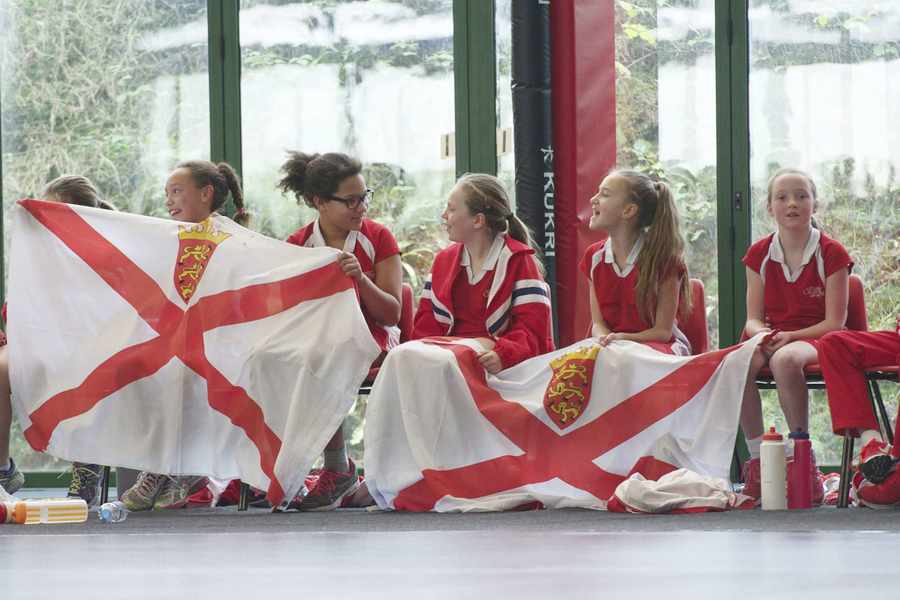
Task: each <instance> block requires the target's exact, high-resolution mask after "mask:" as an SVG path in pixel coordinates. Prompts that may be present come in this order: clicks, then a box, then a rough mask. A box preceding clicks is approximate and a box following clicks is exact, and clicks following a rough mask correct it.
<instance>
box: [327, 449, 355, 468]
mask: <svg viewBox="0 0 900 600" xmlns="http://www.w3.org/2000/svg"><path fill="white" fill-rule="evenodd" d="M323 456H324V457H325V464H324V465H323V466H324V467H325V468H326V469H328V470H329V471H337V472H338V473H346V472H347V471H349V470H350V460H349V459H348V458H347V446H346V445H344V446H341V447H340V448H338V449H337V450H327V449H326V450H325V452H324V454H323Z"/></svg>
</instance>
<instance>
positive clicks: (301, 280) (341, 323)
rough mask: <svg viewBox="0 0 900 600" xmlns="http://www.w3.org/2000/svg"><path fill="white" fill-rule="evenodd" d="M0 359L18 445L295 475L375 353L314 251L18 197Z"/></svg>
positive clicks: (342, 279) (289, 487)
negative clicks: (1, 357)
mask: <svg viewBox="0 0 900 600" xmlns="http://www.w3.org/2000/svg"><path fill="white" fill-rule="evenodd" d="M12 232H13V239H12V249H11V257H10V276H9V295H8V298H9V326H8V333H9V360H10V379H11V383H12V390H13V405H14V408H15V411H16V414H17V416H18V418H19V420H20V422H21V424H22V428H23V430H24V432H25V437H26V439H27V440H28V442H29V443H30V444H31V446H32V447H33V448H35V449H36V450H40V451H47V452H49V453H50V454H53V455H55V456H58V457H60V458H64V459H67V460H77V461H82V462H90V463H99V464H107V465H115V466H124V467H131V468H136V469H146V470H150V471H153V472H157V473H167V474H172V475H179V474H190V475H209V476H212V477H217V478H221V479H232V478H241V479H242V480H244V481H245V482H247V483H250V484H252V485H254V486H256V487H258V488H260V489H263V490H267V492H268V496H269V499H270V500H271V501H272V502H273V503H274V504H278V503H280V502H281V501H282V499H284V498H285V497H287V498H288V499H290V498H291V497H292V496H293V495H294V494H295V493H296V492H297V491H299V489H300V488H301V486H302V484H303V480H304V477H305V476H306V474H307V472H308V471H309V469H310V466H311V465H312V463H313V461H314V460H315V459H316V457H317V456H318V455H319V453H320V452H321V451H322V449H323V448H324V447H325V444H326V443H327V441H328V439H329V438H331V436H332V435H333V434H334V432H335V430H336V429H337V428H338V426H339V424H340V423H341V421H342V420H343V419H344V417H345V416H346V414H347V412H348V411H349V409H350V407H351V405H352V403H353V400H354V397H355V392H356V389H357V387H358V385H359V384H360V383H361V382H362V380H363V378H364V377H365V375H366V373H367V371H368V368H369V366H370V364H371V362H372V360H374V359H375V357H376V356H377V355H378V354H379V348H378V346H377V345H376V344H375V342H374V340H373V339H372V336H371V334H370V333H369V330H368V328H367V326H366V323H365V320H364V318H363V315H362V312H361V311H360V308H359V302H358V300H357V297H356V290H355V289H354V287H353V283H352V280H350V279H349V278H348V277H346V276H345V275H343V273H342V272H341V270H340V267H339V265H338V263H337V261H336V258H337V256H338V252H337V251H336V250H332V249H329V248H322V249H310V248H300V247H298V246H294V245H291V244H287V243H284V242H280V241H277V240H273V239H270V238H267V237H265V236H262V235H259V234H256V233H254V232H252V231H250V230H248V229H245V228H243V227H241V226H240V225H237V224H236V223H234V222H233V221H231V220H230V219H227V218H224V217H220V216H213V217H211V218H210V219H207V220H206V221H204V222H203V223H200V224H185V223H178V222H175V221H168V220H163V219H157V218H152V217H143V216H138V215H129V214H123V213H116V212H113V211H107V210H100V209H92V208H84V207H79V206H72V205H66V204H59V203H50V202H41V201H37V200H25V201H22V202H20V203H19V204H18V205H17V206H15V208H14V209H13V224H12Z"/></svg>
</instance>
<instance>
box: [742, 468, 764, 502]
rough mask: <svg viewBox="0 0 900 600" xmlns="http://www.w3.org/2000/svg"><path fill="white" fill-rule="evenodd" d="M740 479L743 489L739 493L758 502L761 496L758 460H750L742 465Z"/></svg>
mask: <svg viewBox="0 0 900 600" xmlns="http://www.w3.org/2000/svg"><path fill="white" fill-rule="evenodd" d="M741 479H743V480H744V489H743V490H741V493H742V494H744V495H745V496H750V497H751V498H753V499H754V500H759V497H760V496H761V495H762V487H761V486H762V475H761V472H760V470H759V459H758V458H751V459H750V460H748V461H747V462H745V463H744V468H743V469H741Z"/></svg>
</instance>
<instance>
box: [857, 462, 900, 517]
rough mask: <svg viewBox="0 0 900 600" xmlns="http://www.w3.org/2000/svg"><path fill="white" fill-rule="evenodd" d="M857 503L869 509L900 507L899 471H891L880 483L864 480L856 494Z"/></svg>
mask: <svg viewBox="0 0 900 600" xmlns="http://www.w3.org/2000/svg"><path fill="white" fill-rule="evenodd" d="M856 495H857V497H858V498H859V503H860V504H862V505H863V506H868V507H869V508H893V507H895V506H900V471H898V470H896V469H895V470H893V471H891V473H890V474H888V476H887V478H886V479H885V480H884V481H882V482H881V483H872V482H871V481H867V480H864V481H863V482H862V483H861V484H860V486H859V489H858V490H857V492H856Z"/></svg>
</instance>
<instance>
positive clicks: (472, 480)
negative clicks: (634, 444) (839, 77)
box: [394, 338, 738, 511]
mask: <svg viewBox="0 0 900 600" xmlns="http://www.w3.org/2000/svg"><path fill="white" fill-rule="evenodd" d="M422 341H423V342H426V343H432V344H436V345H440V346H444V347H446V348H447V350H449V351H451V352H453V354H454V355H455V356H456V361H457V363H458V364H459V367H460V369H461V370H462V373H463V376H464V377H465V380H466V384H467V385H468V387H469V392H470V393H471V394H472V398H473V399H474V400H475V405H476V406H477V407H478V410H479V412H481V414H482V415H484V417H485V418H486V419H487V420H488V421H490V423H491V424H492V425H493V426H494V427H496V428H497V430H498V431H500V433H502V434H503V435H504V436H506V437H507V438H509V440H510V441H511V442H512V443H514V444H515V445H516V446H518V447H519V448H521V449H522V452H523V454H521V455H519V456H510V455H507V456H500V457H498V458H493V459H490V460H485V461H482V462H479V463H474V464H471V465H467V466H464V467H458V468H455V469H447V470H435V469H426V470H424V471H422V479H420V480H419V481H417V482H416V483H414V484H412V485H410V486H409V487H407V488H404V489H403V490H401V491H400V493H399V494H397V497H396V498H395V499H394V508H396V509H397V510H409V511H427V510H432V509H433V508H434V506H435V504H436V503H437V502H438V501H439V500H440V499H441V498H443V497H444V496H452V497H455V498H468V499H474V498H481V497H484V496H489V495H491V494H497V493H500V492H503V491H506V490H512V489H515V488H518V487H521V486H524V485H529V484H534V483H541V482H543V481H547V480H549V479H553V478H554V477H555V478H559V479H561V480H563V481H565V482H566V483H568V484H569V485H571V486H573V487H576V488H579V489H582V490H585V491H587V492H589V493H590V494H592V495H594V496H595V497H597V498H599V499H601V500H606V499H608V498H609V497H610V496H612V495H613V492H614V491H615V489H616V486H617V485H619V483H621V482H622V481H624V480H625V479H626V478H627V476H622V475H617V474H615V473H610V472H608V471H605V470H604V469H601V468H600V467H598V466H597V465H596V464H594V462H593V461H594V459H596V458H597V457H599V456H601V455H602V454H604V453H606V452H608V451H609V450H611V449H613V448H615V447H616V446H618V445H619V444H622V443H623V442H625V441H627V440H628V439H630V438H632V437H634V436H635V435H637V434H638V433H640V432H641V431H643V430H645V429H647V428H648V427H650V426H651V425H653V424H654V423H656V422H657V421H659V420H660V419H663V418H665V417H666V416H668V415H670V414H672V413H673V412H675V411H676V410H678V409H679V408H681V407H682V406H684V405H685V404H687V403H688V402H689V401H690V400H691V398H693V397H694V396H695V395H696V394H697V393H698V392H699V391H700V390H701V389H702V388H703V386H705V385H706V384H707V382H708V380H709V378H710V377H712V375H713V373H714V372H715V370H716V369H717V368H718V366H719V364H720V363H721V361H722V360H723V359H724V358H725V356H726V355H727V354H729V353H730V352H732V351H734V350H736V349H737V348H738V346H732V347H730V348H725V349H723V350H719V351H716V352H708V353H706V354H701V355H698V356H696V357H695V358H693V359H692V360H690V361H689V362H687V363H686V364H684V365H682V366H681V367H679V368H678V369H676V370H675V371H673V372H672V373H670V374H669V375H667V376H665V377H663V378H662V379H660V380H659V381H657V382H656V383H654V384H653V385H650V386H649V387H647V388H645V389H643V390H641V391H640V392H638V393H637V394H635V395H633V396H631V397H629V398H627V399H626V400H624V401H623V402H621V403H619V404H618V405H616V406H614V407H613V408H611V409H609V410H608V411H606V412H605V413H603V414H602V415H600V416H599V417H597V418H596V419H595V420H594V421H592V422H591V423H588V424H587V425H584V426H582V427H580V428H579V429H576V430H575V431H572V432H571V433H568V434H565V435H559V434H558V433H556V432H555V431H554V430H553V429H551V428H550V427H549V426H548V425H546V424H545V423H544V422H543V421H541V420H540V419H539V418H537V417H536V416H534V415H533V414H531V412H529V411H528V409H526V408H525V407H524V406H522V405H521V404H518V403H515V402H509V401H507V400H504V399H503V397H502V396H501V395H500V394H499V393H498V392H497V391H496V390H494V389H493V388H491V387H490V386H488V385H487V379H486V375H485V370H484V367H482V366H481V365H480V364H479V363H478V361H477V358H476V354H475V352H474V350H472V349H471V348H469V347H468V346H464V345H461V344H455V343H453V342H452V341H450V339H449V338H443V339H440V338H428V339H425V340H422ZM674 468H675V467H673V466H672V465H669V464H667V463H664V462H662V461H658V460H655V459H653V458H652V457H644V458H643V459H641V460H639V461H638V463H637V464H636V465H635V467H634V469H633V470H632V471H631V473H634V472H638V471H640V472H641V473H642V474H643V475H644V476H646V477H648V478H650V479H657V478H659V477H660V476H662V475H664V474H665V473H667V472H669V471H672V470H674ZM631 473H629V475H630V474H631Z"/></svg>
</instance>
